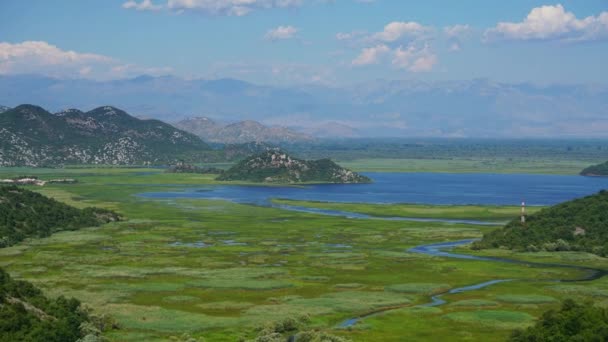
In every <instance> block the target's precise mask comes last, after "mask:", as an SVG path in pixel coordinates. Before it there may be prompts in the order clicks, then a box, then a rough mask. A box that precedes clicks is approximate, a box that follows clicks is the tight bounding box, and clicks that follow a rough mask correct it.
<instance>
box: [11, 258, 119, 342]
mask: <svg viewBox="0 0 608 342" xmlns="http://www.w3.org/2000/svg"><path fill="white" fill-rule="evenodd" d="M116 327H117V326H116V323H114V322H113V321H112V320H111V319H109V318H107V317H95V316H90V315H89V314H88V313H87V311H86V310H84V309H83V308H82V307H81V305H80V302H79V301H78V300H76V299H73V298H71V299H66V298H64V297H63V296H60V297H58V298H54V299H49V298H47V297H45V296H44V295H43V294H42V292H41V291H40V290H39V289H38V288H36V287H35V286H33V285H32V284H30V283H29V282H26V281H20V280H14V279H12V278H11V277H10V276H9V274H8V273H6V272H5V271H4V270H3V269H1V268H0V340H1V341H15V342H17V341H24V342H25V341H28V342H30V341H31V342H34V341H40V342H69V341H77V340H78V341H88V342H97V341H99V342H101V341H104V339H103V338H102V337H101V334H102V332H103V330H108V329H111V328H116ZM81 338H83V340H81Z"/></svg>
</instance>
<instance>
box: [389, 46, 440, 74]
mask: <svg viewBox="0 0 608 342" xmlns="http://www.w3.org/2000/svg"><path fill="white" fill-rule="evenodd" d="M392 64H393V65H394V66H395V67H397V68H400V69H406V70H409V71H411V72H427V71H431V70H433V67H434V66H435V64H437V55H435V54H434V53H433V52H432V51H431V49H430V47H429V46H428V45H424V47H422V48H418V47H416V46H415V45H413V44H410V45H409V46H408V47H407V48H405V49H404V48H403V47H398V48H397V49H395V51H394V54H393V61H392Z"/></svg>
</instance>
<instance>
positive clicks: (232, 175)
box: [218, 150, 371, 183]
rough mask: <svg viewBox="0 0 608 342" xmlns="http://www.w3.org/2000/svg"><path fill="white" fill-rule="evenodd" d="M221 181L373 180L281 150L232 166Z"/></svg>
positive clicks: (331, 163)
mask: <svg viewBox="0 0 608 342" xmlns="http://www.w3.org/2000/svg"><path fill="white" fill-rule="evenodd" d="M218 180H240V181H250V182H266V183H301V182H322V183H369V182H371V179H369V178H368V177H365V176H362V175H359V174H358V173H356V172H353V171H350V170H347V169H345V168H342V167H340V166H339V165H338V164H336V163H334V162H333V161H331V160H329V159H319V160H301V159H296V158H292V157H290V156H289V155H288V154H287V153H285V152H282V151H280V150H269V151H266V152H263V153H261V154H256V155H254V156H251V157H249V158H247V159H245V160H242V161H241V162H239V163H238V164H237V165H235V166H233V167H232V168H230V169H229V170H227V171H226V172H224V173H223V174H221V175H220V176H219V177H218Z"/></svg>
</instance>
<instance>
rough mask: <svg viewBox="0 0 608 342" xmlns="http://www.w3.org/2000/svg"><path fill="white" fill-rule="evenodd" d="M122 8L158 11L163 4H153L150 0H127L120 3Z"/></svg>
mask: <svg viewBox="0 0 608 342" xmlns="http://www.w3.org/2000/svg"><path fill="white" fill-rule="evenodd" d="M122 8H126V9H134V10H137V11H158V10H160V9H162V8H163V6H160V5H155V4H154V3H153V2H152V0H142V1H141V2H137V1H134V0H129V1H127V2H125V3H123V4H122Z"/></svg>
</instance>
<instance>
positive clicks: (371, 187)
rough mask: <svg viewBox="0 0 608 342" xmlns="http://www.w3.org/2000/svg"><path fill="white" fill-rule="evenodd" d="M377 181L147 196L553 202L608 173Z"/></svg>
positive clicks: (605, 182)
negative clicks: (370, 182)
mask: <svg viewBox="0 0 608 342" xmlns="http://www.w3.org/2000/svg"><path fill="white" fill-rule="evenodd" d="M364 174H365V175H366V176H368V177H370V178H371V179H373V180H374V183H372V184H317V185H305V186H297V187H295V186H240V185H202V186H200V187H190V188H188V189H186V190H184V191H179V192H148V193H143V194H140V196H142V197H147V198H201V199H223V200H229V201H233V202H237V203H250V204H258V205H268V204H269V199H271V198H285V199H292V200H312V201H327V202H359V203H387V204H388V203H419V204H486V205H519V204H520V203H521V201H526V203H527V204H528V205H553V204H556V203H560V202H564V201H567V200H571V199H574V198H578V197H583V196H586V195H591V194H593V193H596V192H598V191H600V190H602V189H608V178H599V177H582V176H563V175H528V174H460V173H459V174H456V173H364Z"/></svg>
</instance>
